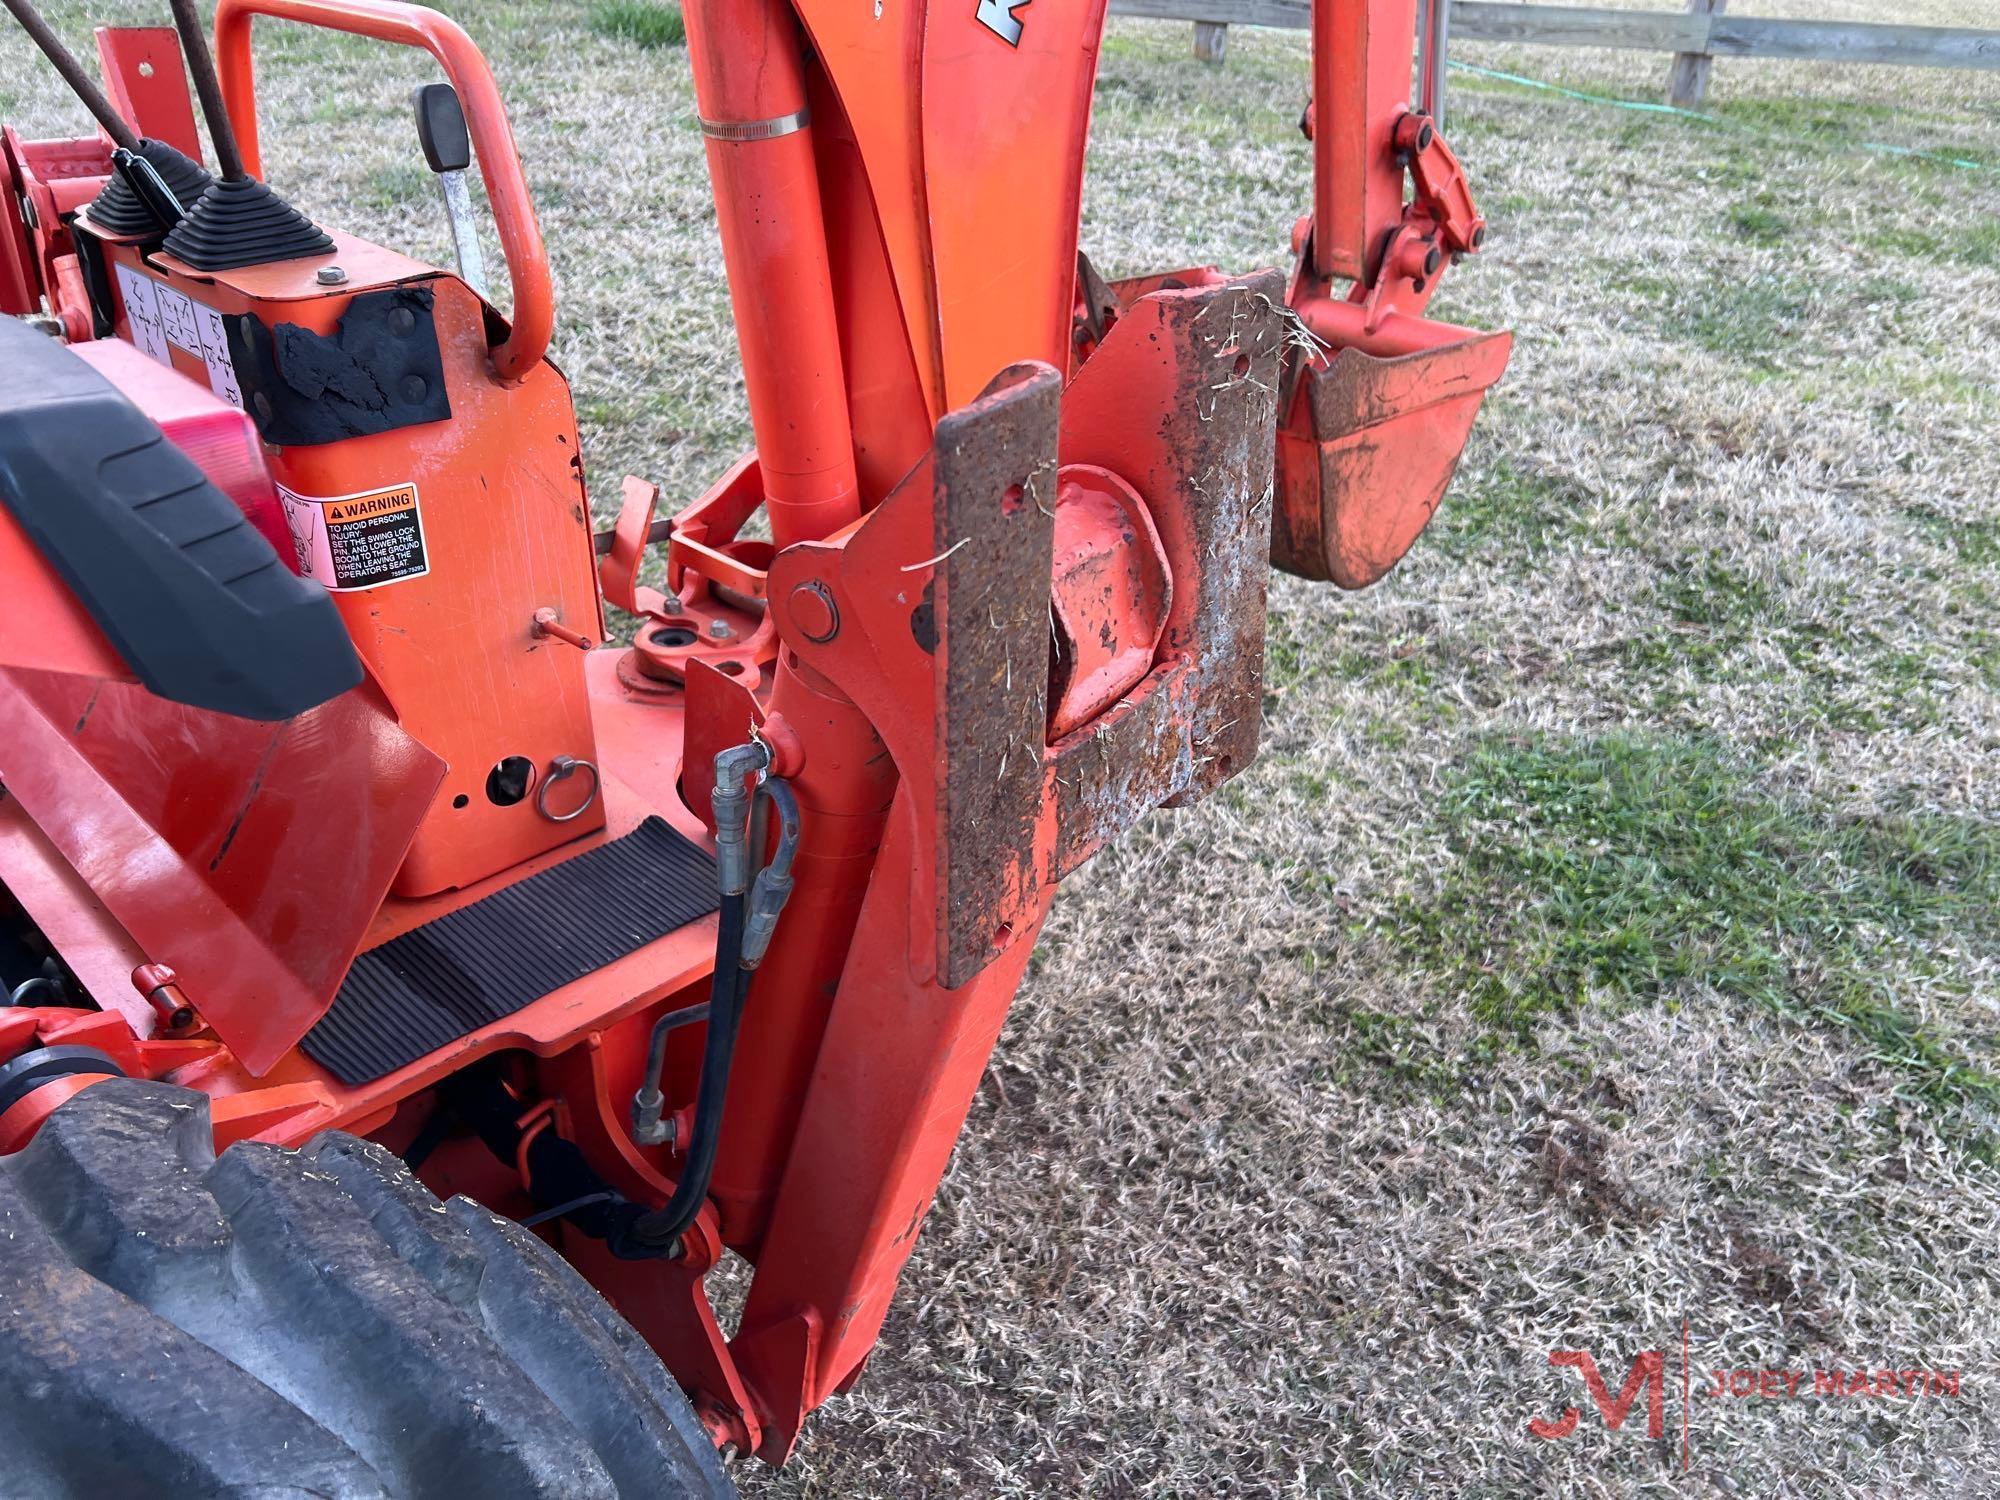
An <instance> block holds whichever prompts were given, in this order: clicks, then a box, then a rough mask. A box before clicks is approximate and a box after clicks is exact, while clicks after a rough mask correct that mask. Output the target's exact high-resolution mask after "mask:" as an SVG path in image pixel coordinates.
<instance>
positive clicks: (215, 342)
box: [118, 265, 243, 407]
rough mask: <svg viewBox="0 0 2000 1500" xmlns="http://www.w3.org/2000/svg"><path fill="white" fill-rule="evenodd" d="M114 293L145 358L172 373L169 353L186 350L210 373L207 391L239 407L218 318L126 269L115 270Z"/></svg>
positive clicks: (238, 391) (240, 400) (200, 304)
mask: <svg viewBox="0 0 2000 1500" xmlns="http://www.w3.org/2000/svg"><path fill="white" fill-rule="evenodd" d="M118 292H119V295H120V296H121V297H122V298H123V299H124V302H125V321H126V323H127V324H128V325H129V326H130V328H131V330H132V342H133V343H134V344H136V345H137V346H138V347H139V349H140V350H141V351H142V352H143V353H146V354H149V355H151V356H152V357H153V358H154V359H157V360H158V361H159V362H160V363H161V364H163V365H166V366H168V367H169V368H171V367H172V366H173V363H174V354H173V351H174V350H175V349H182V350H185V351H186V352H187V353H189V354H192V355H193V356H194V357H195V358H196V359H198V360H200V361H201V363H202V367H203V368H204V369H205V370H206V371H207V372H208V388H209V389H210V390H211V391H214V392H215V394H216V395H218V396H220V397H221V398H222V399H223V400H225V401H227V402H228V403H229V404H230V405H231V406H235V407H241V406H242V405H243V390H242V388H241V387H240V386H239V385H238V384H237V382H236V365H235V362H234V361H233V360H231V359H230V357H229V336H228V335H227V334H226V333H224V332H223V328H222V314H221V313H219V312H217V311H216V310H215V309H214V308H212V307H210V306H208V305H207V304H206V303H203V302H197V301H195V300H194V298H192V297H190V296H188V295H187V293H185V292H180V291H176V290H175V289H174V288H172V287H170V286H168V285H167V284H166V283H165V282H164V281H160V280H157V279H156V278H154V277H151V276H148V275H146V274H145V273H144V272H142V271H135V270H133V269H132V268H131V267H130V266H123V265H121V266H119V267H118Z"/></svg>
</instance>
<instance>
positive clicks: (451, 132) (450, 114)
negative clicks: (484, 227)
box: [411, 83, 487, 297]
mask: <svg viewBox="0 0 2000 1500" xmlns="http://www.w3.org/2000/svg"><path fill="white" fill-rule="evenodd" d="M411 103H413V104H414V105H415V106H416V111H417V140H418V142H419V143H420V144H421V145H422V146H423V148H424V160H425V161H426V162H427V163H428V164H429V165H430V169H431V170H432V171H433V172H435V173H436V174H437V180H438V188H439V189H440V191H442V192H443V194H444V212H445V218H446V220H447V221H448V222H449V223H450V225H451V248H452V253H453V254H454V255H456V256H457V257H458V274H459V278H460V279H461V280H462V281H464V282H465V284H466V285H467V286H469V287H471V288H472V289H473V290H474V291H475V292H477V293H479V295H480V296H481V297H485V296H486V295H487V292H486V257H485V256H484V255H483V254H482V253H481V252H480V249H479V228H478V224H477V222H476V221H475V220H474V219H473V217H472V195H471V194H470V193H469V192H468V191H467V190H466V186H465V169H466V168H467V167H469V166H471V165H472V140H471V137H470V136H469V135H467V133H466V129H465V110H464V109H463V108H461V107H460V105H459V102H458V91H457V90H456V89H454V88H453V87H452V86H451V85H450V84H448V83H427V84H425V85H424V86H423V87H422V88H420V89H418V90H417V91H416V93H415V94H413V95H412V96H411Z"/></svg>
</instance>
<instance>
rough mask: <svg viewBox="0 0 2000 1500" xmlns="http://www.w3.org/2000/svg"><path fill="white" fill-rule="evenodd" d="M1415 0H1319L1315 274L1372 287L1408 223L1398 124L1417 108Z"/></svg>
mask: <svg viewBox="0 0 2000 1500" xmlns="http://www.w3.org/2000/svg"><path fill="white" fill-rule="evenodd" d="M1416 17H1417V7H1416V0H1314V4H1313V8H1312V96H1313V112H1312V122H1313V123H1312V138H1313V224H1314V233H1313V242H1312V263H1313V269H1314V270H1315V271H1317V272H1318V273H1319V274H1320V275H1321V276H1340V277H1344V278H1346V279H1347V280H1350V281H1362V282H1372V281H1374V279H1375V272H1376V268H1377V266H1378V265H1379V264H1380V263H1381V257H1382V250H1383V246H1384V243H1385V241H1386V239H1387V237H1388V236H1389V235H1390V234H1391V233H1393V232H1394V230H1395V229H1396V228H1397V226H1398V225H1399V224H1401V222H1402V218H1403V177H1404V173H1403V164H1402V161H1401V159H1400V156H1399V154H1398V147H1397V145H1396V124H1397V122H1398V121H1399V120H1400V119H1401V118H1402V117H1403V115H1404V114H1406V113H1408V111H1409V108H1410V83H1411V63H1412V55H1413V53H1414V51H1415V47H1416V25H1417V20H1416Z"/></svg>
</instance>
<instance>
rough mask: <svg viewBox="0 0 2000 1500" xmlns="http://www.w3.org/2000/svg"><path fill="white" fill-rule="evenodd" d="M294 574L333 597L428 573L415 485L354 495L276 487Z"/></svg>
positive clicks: (428, 567) (391, 486)
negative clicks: (289, 534) (293, 551)
mask: <svg viewBox="0 0 2000 1500" xmlns="http://www.w3.org/2000/svg"><path fill="white" fill-rule="evenodd" d="M278 499H279V500H281V501H283V502H284V507H285V524H286V525H287V526H289V527H290V528H291V532H292V546H293V547H294V548H295V549H296V550H297V552H298V559H299V571H300V572H301V573H303V574H304V575H305V576H306V577H308V578H310V579H312V580H313V581H314V582H316V583H322V584H325V585H326V587H328V588H329V589H332V590H334V591H335V592H342V591H345V590H348V589H372V588H379V587H380V586H381V585H383V584H385V583H399V582H401V581H402V580H403V579H405V578H421V577H423V576H424V574H426V573H428V572H430V570H431V569H430V560H429V558H428V557H427V556H426V555H425V552H424V516H423V511H422V509H421V508H420V507H419V506H418V504H417V487H416V486H415V485H414V484H393V485H390V486H388V487H387V488H385V489H379V490H362V491H361V492H360V493H358V494H353V495H301V494H300V493H298V491H296V490H292V489H287V488H286V487H285V486H284V485H282V484H281V485H279V486H278Z"/></svg>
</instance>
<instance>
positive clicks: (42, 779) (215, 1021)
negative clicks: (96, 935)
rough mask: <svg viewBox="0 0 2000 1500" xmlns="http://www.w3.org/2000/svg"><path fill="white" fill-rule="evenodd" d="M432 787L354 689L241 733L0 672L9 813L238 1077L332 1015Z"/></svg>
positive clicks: (175, 708)
mask: <svg viewBox="0 0 2000 1500" xmlns="http://www.w3.org/2000/svg"><path fill="white" fill-rule="evenodd" d="M163 756H164V757H167V759H166V765H167V767H168V768H169V770H170V772H171V774H169V775H165V776H163V775H162V774H161V767H162V757H163ZM443 770H444V768H443V766H442V765H441V763H440V762H439V761H438V760H437V758H436V757H435V756H433V755H431V754H430V753H429V752H428V751H426V750H425V749H424V748H423V747H422V746H421V745H419V744H417V743H415V742H414V741H413V740H412V739H411V738H410V736H409V735H408V734H407V733H406V732H405V731H404V730H402V729H400V728H399V727H398V726H397V724H396V722H395V720H394V718H393V717H392V716H391V715H390V714H389V713H388V712H387V711H386V709H385V707H384V705H383V704H382V701H381V699H380V697H379V696H378V695H376V694H375V693H373V692H371V691H370V689H369V688H368V687H367V686H366V685H364V686H363V687H360V688H356V689H354V690H353V691H352V692H349V693H345V694H342V695H341V696H340V697H339V698H336V699H334V700H333V701H332V702H330V703H326V704H322V705H321V706H320V707H318V708H315V709H312V710H309V711H308V712H307V713H305V714H302V715H300V716H299V717H298V718H295V719H288V720H285V721H283V722H282V723H278V724H257V725H251V724H248V723H246V722H245V721H243V720H240V719H233V718H230V717H228V716H227V715H224V714H215V713H209V712H206V711H204V710H200V709H192V708H186V707H183V706H182V705H179V704H173V703H168V702H166V701H164V700H163V699H159V698H155V697H153V696H152V695H151V694H149V693H147V692H145V691H144V690H142V689H140V688H138V687H136V686H129V685H126V684H123V683H116V682H92V681H90V680H89V679H87V678H83V677H75V676H56V675H54V674H51V673H44V672H28V671H21V670H15V669H9V670H6V671H4V672H0V780H4V781H5V783H6V787H7V792H8V796H9V798H10V799H13V800H17V801H18V802H19V803H20V805H21V806H22V808H23V809H24V810H25V811H26V812H27V813H28V815H29V816H30V817H32V818H33V819H34V820H35V822H36V824H37V825H39V826H40V827H41V828H42V829H43V830H44V832H45V833H46V834H47V835H48V837H49V839H50V840H51V841H52V842H53V843H54V844H55V846H56V847H57V849H58V850H60V852H61V853H62V855H63V856H64V857H65V858H66V859H67V860H68V861H69V863H70V864H71V866H73V867H74V868H75V869H76V870H77V871H78V872H79V874H81V875H82V876H83V878H84V880H85V882H86V883H87V885H88V886H89V888H90V890H91V891H92V892H93V894H94V897H95V899H96V900H98V901H100V902H101V903H102V904H103V905H104V907H105V909H106V910H107V911H108V912H109V913H110V914H111V915H112V917H113V918H114V919H115V920H116V921H117V922H118V923H119V925H120V926H121V927H123V928H124V930H125V931H126V932H128V933H129V934H131V937H132V939H133V941H134V942H135V943H136V944H137V946H138V947H139V949H140V951H141V952H143V953H144V954H145V956H146V958H147V959H149V960H151V961H153V962H158V963H165V964H169V965H171V966H172V967H173V968H174V970H175V971H176V972H177V973H178V974H179V975H180V978H181V983H182V986H183V987H184V988H185V989H186V991H187V993H188V994H189V996H190V997H191V998H192V999H193V1001H194V1002H195V1004H196V1006H197V1007H198V1008H199V1009H200V1011H201V1013H202V1016H203V1018H204V1019H205V1020H206V1021H207V1022H208V1024H209V1025H211V1026H212V1027H214V1029H215V1032H216V1034H217V1035H218V1036H219V1037H221V1038H222V1039H223V1040H224V1041H225V1042H226V1043H227V1044H228V1045H229V1046H230V1047H231V1049H232V1050H233V1051H234V1052H235V1053H236V1055H237V1056H238V1057H239V1058H240V1059H241V1060H242V1063H243V1066H244V1067H245V1068H247V1069H248V1070H249V1071H250V1072H251V1073H253V1074H262V1073H265V1072H268V1071H269V1070H270V1069H271V1068H272V1067H273V1066H275V1065H276V1064H277V1062H278V1061H279V1059H281V1058H282V1057H283V1056H284V1055H285V1053H286V1052H287V1051H289V1050H290V1049H291V1048H292V1047H294V1046H296V1045H297V1043H298V1040H299V1038H300V1037H301V1036H303V1035H304V1034H305V1032H306V1030H307V1029H308V1028H309V1027H311V1025H312V1023H313V1022H314V1021H316V1020H318V1019H319V1017H320V1015H321V1014H322V1013H323V1012H324V1011H325V1009H326V1007H327V1006H328V1005H329V1004H330V1003H331V1002H332V999H333V994H334V991H335V989H336V988H337V987H338V985H339V983H340V980H341V977H342V976H343V975H344V974H345V973H346V971H347V965H348V963H349V962H350V961H351V960H352V958H353V957H354V954H355V952H356V951H357V950H358V949H359V947H360V946H361V943H362V939H363V937H364V935H365V934H366V932H367V930H368V927H369V924H370V922H371V921H373V920H374V917H375V913H376V910H377V908H378V907H379V906H380V904H381V900H382V897H383V895H384V894H385V893H386V892H387V890H388V888H389V883H390V881H391V880H392V879H393V878H394V877H395V874H396V870H397V867H398V865H399V864H400V863H401V862H402V859H403V855H404V850H405V849H406V847H407V846H408V844H409V840H410V835H411V832H412V831H413V830H414V828H415V827H416V825H417V820H418V819H419V818H420V817H421V816H422V812H423V809H424V807H425V805H426V804H427V803H428V802H429V801H430V798H431V793H432V789H433V788H434V787H435V786H436V785H437V782H438V780H439V779H440V777H441V776H442V774H443ZM131 967H132V966H131V965H128V966H127V972H128V973H129V971H130V968H131Z"/></svg>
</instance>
